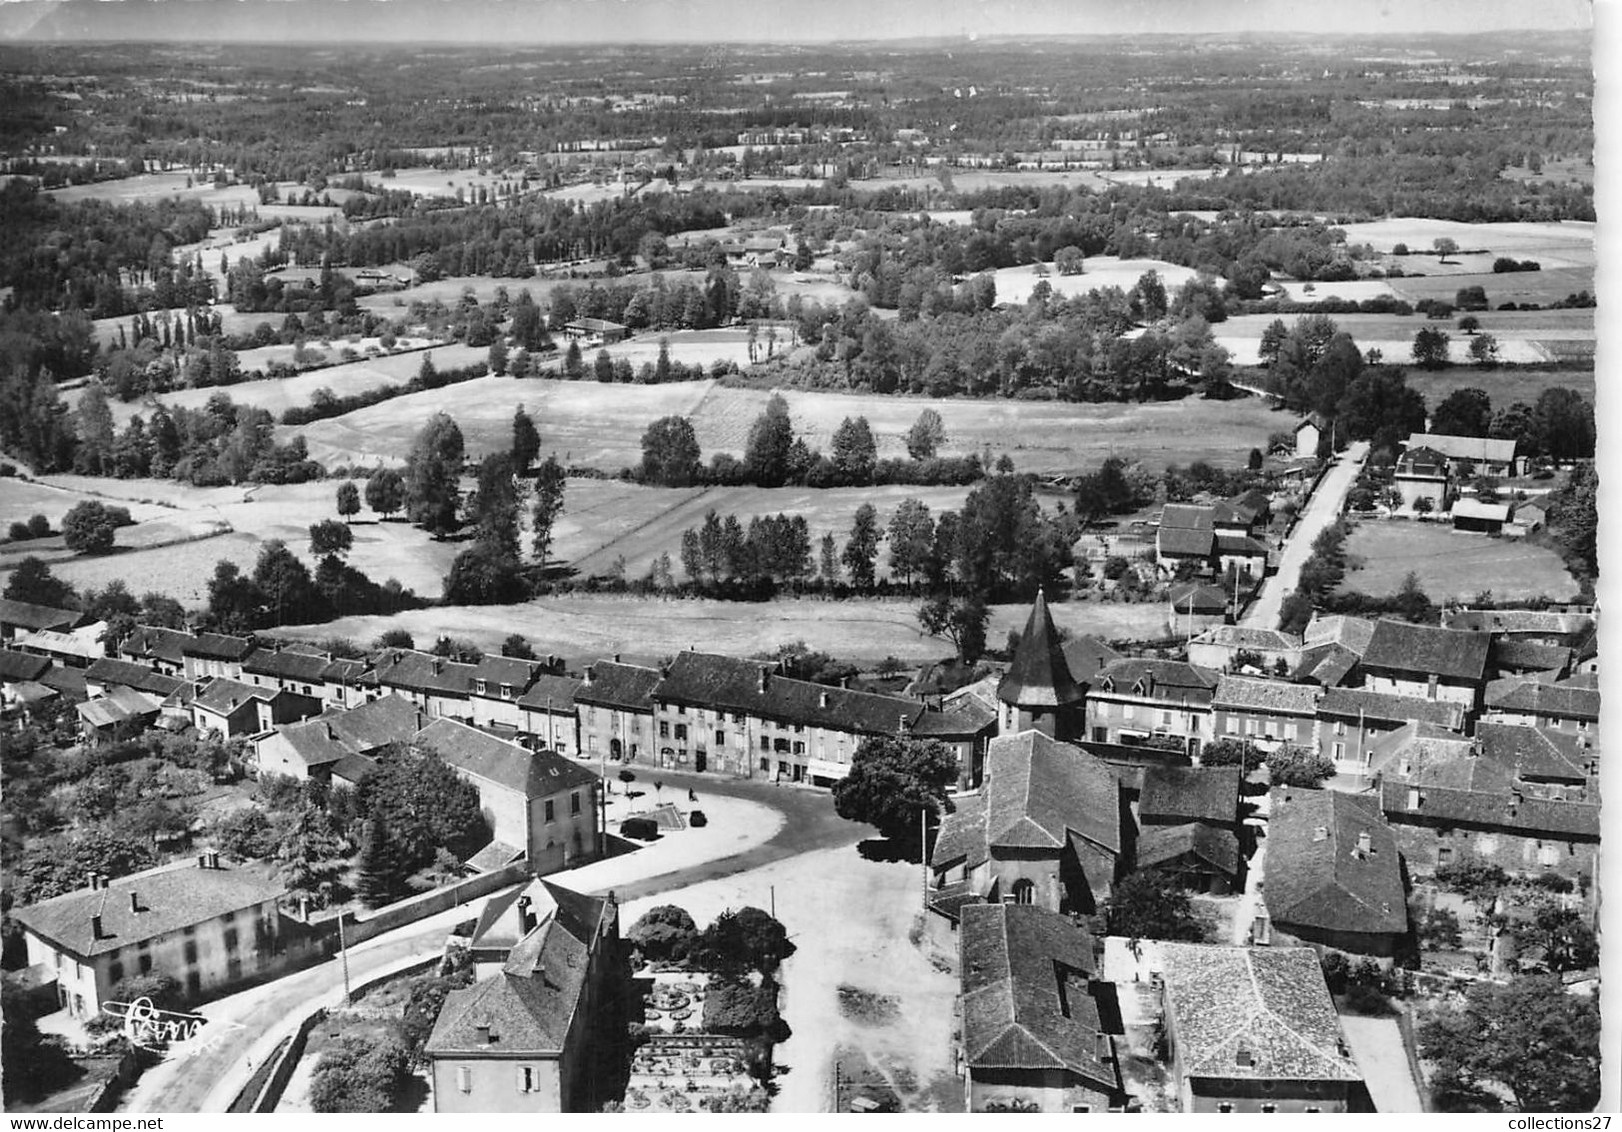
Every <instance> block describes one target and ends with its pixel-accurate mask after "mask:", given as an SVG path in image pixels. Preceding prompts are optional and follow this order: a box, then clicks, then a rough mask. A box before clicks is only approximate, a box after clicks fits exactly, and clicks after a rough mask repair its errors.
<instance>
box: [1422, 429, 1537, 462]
mask: <svg viewBox="0 0 1622 1132" xmlns="http://www.w3.org/2000/svg"><path fill="white" fill-rule="evenodd" d="M1407 447H1408V450H1409V451H1413V450H1414V449H1415V448H1430V449H1433V450H1434V451H1436V452H1438V453H1440V454H1441V455H1443V456H1446V457H1447V458H1448V459H1450V460H1470V461H1473V462H1474V463H1477V464H1485V463H1495V464H1507V463H1508V462H1509V461H1511V460H1513V459H1514V458H1515V441H1514V439H1509V440H1496V439H1494V438H1492V437H1489V436H1449V435H1448V434H1447V433H1442V432H1416V433H1413V434H1411V435H1410V436H1409V437H1408V444H1407Z"/></svg>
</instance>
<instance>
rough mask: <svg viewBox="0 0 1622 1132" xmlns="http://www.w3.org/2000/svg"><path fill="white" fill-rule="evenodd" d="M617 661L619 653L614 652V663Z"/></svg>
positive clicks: (618, 660)
mask: <svg viewBox="0 0 1622 1132" xmlns="http://www.w3.org/2000/svg"><path fill="white" fill-rule="evenodd" d="M619 662H620V654H619V653H615V654H614V663H615V664H618V663H619Z"/></svg>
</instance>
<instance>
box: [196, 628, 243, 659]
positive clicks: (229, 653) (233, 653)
mask: <svg viewBox="0 0 1622 1132" xmlns="http://www.w3.org/2000/svg"><path fill="white" fill-rule="evenodd" d="M253 647H254V642H253V638H252V637H229V636H226V635H225V634H224V633H197V634H194V635H193V636H192V639H191V640H190V641H188V642H187V643H186V644H185V645H183V646H182V647H181V652H183V653H184V654H185V655H187V656H195V657H201V658H203V659H204V660H228V661H240V660H241V659H242V658H243V657H245V656H247V655H248V654H249V653H250V652H252V651H253Z"/></svg>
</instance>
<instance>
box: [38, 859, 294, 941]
mask: <svg viewBox="0 0 1622 1132" xmlns="http://www.w3.org/2000/svg"><path fill="white" fill-rule="evenodd" d="M285 889H286V886H285V885H284V884H283V882H282V881H281V879H280V878H279V877H278V876H277V875H276V874H275V871H274V869H273V868H270V867H260V866H253V865H235V864H231V863H229V862H225V861H223V860H222V862H221V865H220V867H219V868H217V869H204V868H199V867H198V865H197V862H196V860H195V859H193V860H189V861H182V862H179V863H176V864H170V865H160V866H159V867H158V868H155V869H148V870H146V871H145V872H140V873H133V874H131V875H130V876H124V877H118V878H115V879H113V880H110V881H108V882H107V887H106V888H102V889H89V888H81V889H79V890H77V891H75V892H69V893H65V894H63V895H61V896H56V897H52V898H51V899H50V900H42V901H40V902H39V903H38V904H31V905H29V906H28V907H26V908H13V909H12V911H11V914H12V916H14V917H15V918H16V919H17V920H18V921H19V922H21V923H22V924H23V925H24V926H26V927H28V928H30V929H31V930H33V931H34V932H35V933H36V934H38V935H40V936H42V937H43V938H45V939H47V940H49V941H50V942H51V943H52V944H54V945H55V946H57V947H59V948H61V949H62V950H65V951H68V952H71V953H72V954H74V955H77V956H80V957H82V958H90V957H91V956H95V955H101V954H103V953H105V952H108V951H115V950H117V949H119V948H124V947H129V946H130V945H131V944H135V943H139V942H140V941H141V940H144V939H156V938H157V937H158V936H161V935H165V934H167V933H169V932H173V931H179V930H180V929H182V928H185V927H188V926H190V925H192V924H202V923H207V922H208V921H210V920H213V919H215V918H216V917H218V916H221V915H223V914H224V913H226V912H238V911H241V910H242V909H245V908H252V907H254V906H255V905H258V904H262V903H264V902H265V901H267V900H275V899H277V898H278V897H280V896H281V895H282V893H283V892H284V891H285ZM132 892H133V893H135V894H136V896H137V897H138V899H139V902H140V906H141V911H139V912H132V911H131V910H130V893H132ZM96 915H99V916H100V917H101V928H102V938H100V939H95V938H92V936H91V923H90V917H91V916H96Z"/></svg>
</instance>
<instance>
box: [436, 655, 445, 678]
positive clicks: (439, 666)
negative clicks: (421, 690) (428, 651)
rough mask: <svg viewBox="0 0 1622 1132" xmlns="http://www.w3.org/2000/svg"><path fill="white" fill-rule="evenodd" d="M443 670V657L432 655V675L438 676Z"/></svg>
mask: <svg viewBox="0 0 1622 1132" xmlns="http://www.w3.org/2000/svg"><path fill="white" fill-rule="evenodd" d="M443 671H445V658H444V657H442V656H436V657H434V675H435V676H438V675H439V674H440V673H441V672H443Z"/></svg>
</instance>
